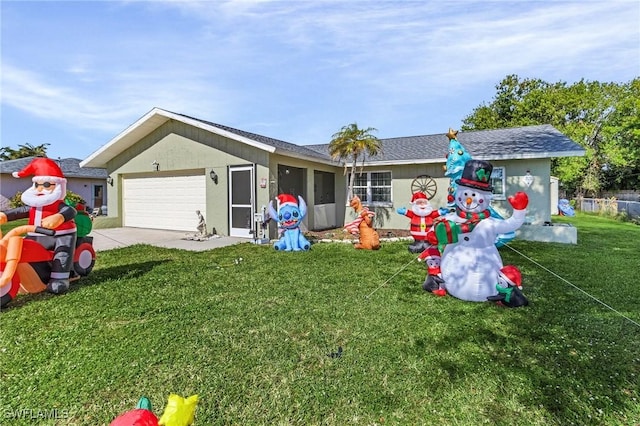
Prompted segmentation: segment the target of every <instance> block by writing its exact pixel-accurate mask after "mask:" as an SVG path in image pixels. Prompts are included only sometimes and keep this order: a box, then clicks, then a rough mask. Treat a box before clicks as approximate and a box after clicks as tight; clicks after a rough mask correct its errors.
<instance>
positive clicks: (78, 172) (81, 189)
mask: <svg viewBox="0 0 640 426" xmlns="http://www.w3.org/2000/svg"><path fill="white" fill-rule="evenodd" d="M33 158H34V157H25V158H19V159H17V160H6V161H2V162H0V210H6V209H8V208H9V199H11V198H12V197H13V196H15V195H16V193H17V192H23V191H24V190H25V189H26V188H28V187H29V186H31V177H28V178H21V179H16V178H14V177H13V176H12V175H11V174H12V173H13V172H18V171H20V170H22V169H23V168H24V167H25V166H27V165H28V164H29V163H30V162H31V160H33ZM57 162H58V165H59V166H60V169H61V170H62V173H63V174H64V177H65V178H66V179H67V190H68V191H71V192H74V193H76V194H78V195H79V196H80V197H82V198H83V199H84V200H85V201H86V203H87V210H88V211H89V212H90V211H92V209H94V208H99V209H100V208H102V206H106V205H107V191H106V186H107V176H108V175H107V171H106V170H105V169H104V168H101V167H80V160H79V159H77V158H59V159H58V160H57ZM105 208H106V207H105Z"/></svg>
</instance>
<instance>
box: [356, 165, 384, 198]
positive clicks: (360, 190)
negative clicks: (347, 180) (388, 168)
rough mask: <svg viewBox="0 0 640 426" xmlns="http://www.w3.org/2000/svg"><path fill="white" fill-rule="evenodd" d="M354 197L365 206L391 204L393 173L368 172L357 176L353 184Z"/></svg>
mask: <svg viewBox="0 0 640 426" xmlns="http://www.w3.org/2000/svg"><path fill="white" fill-rule="evenodd" d="M353 195H357V196H358V197H360V200H362V203H363V204H368V205H390V204H391V172H366V173H360V174H358V173H357V174H356V177H355V180H354V183H353Z"/></svg>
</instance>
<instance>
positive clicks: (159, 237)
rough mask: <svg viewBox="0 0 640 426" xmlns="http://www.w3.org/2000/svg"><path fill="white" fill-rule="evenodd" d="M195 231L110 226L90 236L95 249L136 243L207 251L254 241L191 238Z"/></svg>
mask: <svg viewBox="0 0 640 426" xmlns="http://www.w3.org/2000/svg"><path fill="white" fill-rule="evenodd" d="M193 235H194V233H188V232H182V231H166V230H162V229H143V228H108V229H94V230H92V231H91V233H90V234H89V236H91V237H93V249H94V250H95V251H103V250H111V249H114V248H119V247H126V246H130V245H134V244H150V245H153V246H158V247H166V248H177V249H183V250H191V251H205V250H211V249H214V248H217V247H225V246H229V245H233V244H239V243H247V242H251V241H253V240H252V239H250V238H236V237H220V236H217V237H215V238H209V239H207V240H204V241H197V240H193V239H189V238H188V237H191V236H193Z"/></svg>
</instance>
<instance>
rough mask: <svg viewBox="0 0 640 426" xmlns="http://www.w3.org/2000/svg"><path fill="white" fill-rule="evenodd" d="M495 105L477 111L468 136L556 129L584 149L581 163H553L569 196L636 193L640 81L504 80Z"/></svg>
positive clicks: (469, 118)
mask: <svg viewBox="0 0 640 426" xmlns="http://www.w3.org/2000/svg"><path fill="white" fill-rule="evenodd" d="M496 90H497V94H496V96H495V98H494V100H493V101H492V102H491V103H490V104H484V103H483V104H482V105H480V106H478V107H477V108H475V109H474V110H473V112H472V113H471V114H470V115H468V116H467V117H466V118H465V119H464V121H463V123H464V124H463V127H462V129H463V130H482V129H496V128H505V127H516V126H529V125H535V124H551V125H553V126H554V127H556V128H557V129H558V130H560V131H561V132H562V133H564V134H565V135H567V136H568V137H570V138H571V139H572V140H574V141H576V142H577V143H579V144H580V145H581V146H582V147H584V148H585V151H586V155H585V156H584V157H581V158H558V159H552V163H551V167H552V173H553V174H554V175H556V176H558V177H559V178H560V180H561V181H562V182H563V183H564V184H565V187H567V188H568V189H569V190H576V191H578V192H580V193H591V194H593V195H596V194H597V193H598V192H599V191H600V190H603V189H604V190H607V189H625V188H629V187H634V186H633V185H634V184H635V185H636V187H637V184H638V179H637V178H636V179H635V180H634V179H633V176H634V173H635V176H640V174H638V171H639V170H638V166H637V165H638V164H640V118H638V115H639V114H640V79H635V80H632V81H631V82H629V83H625V84H616V83H600V82H597V81H596V82H588V81H585V80H581V81H579V82H577V83H575V84H572V85H568V84H567V83H566V82H557V83H547V82H545V81H542V80H540V79H522V80H521V79H520V78H518V76H516V75H509V76H507V77H505V78H504V79H503V80H502V81H501V82H500V84H498V85H497V86H496Z"/></svg>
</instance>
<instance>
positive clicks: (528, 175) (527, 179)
mask: <svg viewBox="0 0 640 426" xmlns="http://www.w3.org/2000/svg"><path fill="white" fill-rule="evenodd" d="M522 181H523V182H524V184H525V185H527V187H530V186H531V184H532V183H533V176H532V175H531V171H530V170H527V173H525V175H524V177H523V178H522Z"/></svg>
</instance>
